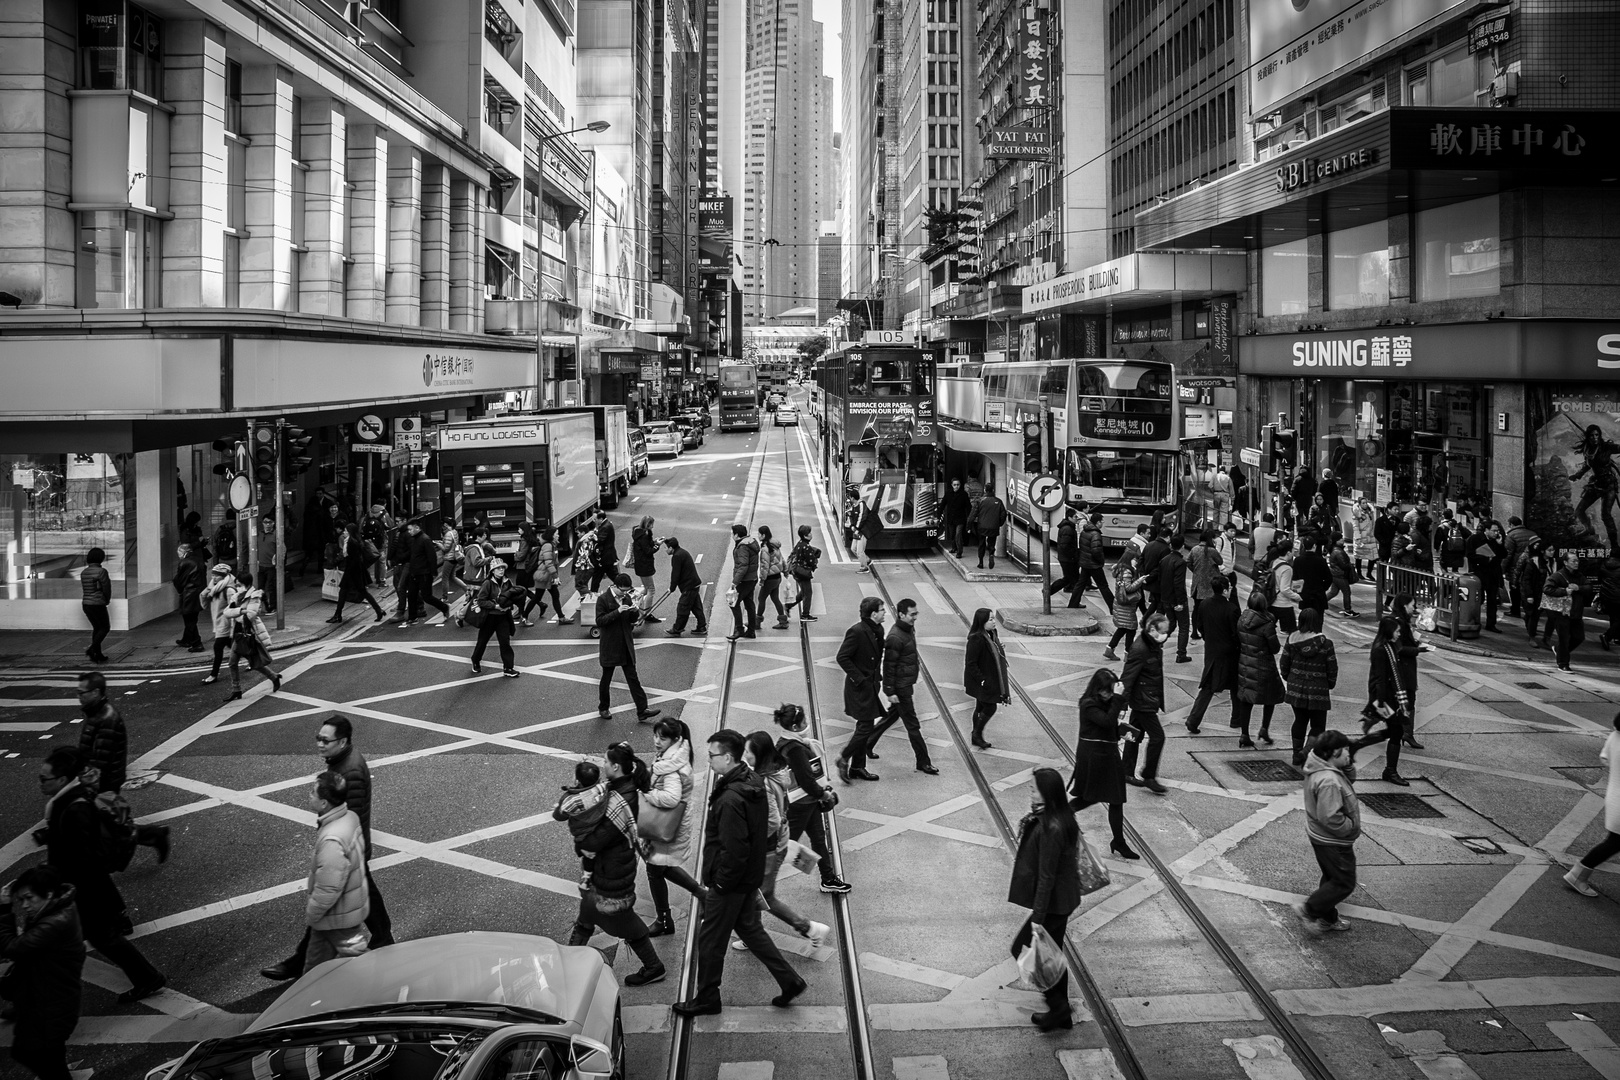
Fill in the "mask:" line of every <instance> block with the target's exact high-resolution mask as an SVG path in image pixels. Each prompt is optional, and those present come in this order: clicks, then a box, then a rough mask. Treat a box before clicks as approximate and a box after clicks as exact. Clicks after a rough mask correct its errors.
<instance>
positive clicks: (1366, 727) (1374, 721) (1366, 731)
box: [1361, 701, 1395, 736]
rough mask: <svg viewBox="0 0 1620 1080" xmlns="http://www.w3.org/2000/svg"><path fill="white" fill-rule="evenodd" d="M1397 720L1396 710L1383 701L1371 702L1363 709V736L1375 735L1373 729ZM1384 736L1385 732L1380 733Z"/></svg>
mask: <svg viewBox="0 0 1620 1080" xmlns="http://www.w3.org/2000/svg"><path fill="white" fill-rule="evenodd" d="M1394 718H1395V709H1394V708H1392V707H1391V706H1389V705H1386V704H1385V703H1384V702H1382V701H1369V702H1367V704H1366V705H1364V706H1362V709H1361V734H1362V735H1363V736H1368V735H1372V734H1373V729H1374V728H1376V727H1378V726H1379V725H1381V724H1388V723H1389V722H1390V721H1391V720H1393V719H1394ZM1378 734H1380V735H1382V734H1384V733H1383V732H1378Z"/></svg>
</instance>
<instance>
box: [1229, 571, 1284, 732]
mask: <svg viewBox="0 0 1620 1080" xmlns="http://www.w3.org/2000/svg"><path fill="white" fill-rule="evenodd" d="M1270 608H1271V605H1270V604H1269V603H1267V602H1266V597H1265V594H1264V593H1262V592H1261V591H1260V590H1259V589H1255V590H1253V591H1252V592H1250V593H1249V607H1248V610H1246V611H1245V612H1244V613H1243V614H1242V615H1239V616H1238V650H1239V651H1238V692H1237V704H1236V705H1234V706H1233V707H1232V726H1233V727H1235V728H1238V729H1240V730H1241V731H1242V732H1243V735H1242V737H1241V738H1239V739H1238V746H1240V747H1244V748H1248V747H1252V746H1253V745H1254V741H1253V740H1252V739H1250V737H1249V717H1250V715H1251V714H1252V712H1253V710H1254V707H1255V706H1256V705H1259V706H1261V707H1262V709H1263V710H1264V711H1263V712H1262V713H1261V714H1260V741H1261V742H1262V743H1264V744H1265V745H1267V746H1270V745H1271V714H1272V712H1273V711H1274V710H1275V709H1276V708H1277V706H1278V705H1280V704H1282V701H1283V699H1284V698H1285V697H1286V696H1287V693H1288V691H1287V689H1286V688H1285V687H1284V686H1283V681H1282V675H1280V674H1279V673H1278V671H1277V654H1278V653H1279V652H1281V651H1282V643H1281V642H1280V641H1278V640H1277V620H1276V619H1275V618H1273V617H1272V615H1271V611H1270Z"/></svg>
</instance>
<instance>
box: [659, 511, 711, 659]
mask: <svg viewBox="0 0 1620 1080" xmlns="http://www.w3.org/2000/svg"><path fill="white" fill-rule="evenodd" d="M664 548H665V550H667V551H668V552H669V591H670V592H673V593H676V594H677V595H679V596H680V600H679V602H677V604H676V606H675V625H673V626H671V627H670V628H669V629H668V630H665V631H664V633H665V635H667V636H668V637H679V636H680V635H681V634H682V632H684V631H685V630H686V619H687V616H691V617H692V621H693V627H692V636H693V637H703V636H704V635H705V634H707V633H708V632H709V621H708V619H706V618H704V616H703V579H702V578H700V577H698V572H697V564H696V563H694V562H693V561H692V553H691V552H690V551H687V550H686V549H685V548H683V547H681V542H680V541H679V540H677V539H676V538H675V537H673V536H666V537H664Z"/></svg>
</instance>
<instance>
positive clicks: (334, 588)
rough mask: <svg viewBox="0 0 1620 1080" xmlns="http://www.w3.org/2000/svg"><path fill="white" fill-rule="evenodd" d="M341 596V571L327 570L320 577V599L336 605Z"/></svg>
mask: <svg viewBox="0 0 1620 1080" xmlns="http://www.w3.org/2000/svg"><path fill="white" fill-rule="evenodd" d="M342 595H343V571H341V570H327V571H325V572H324V573H323V574H322V576H321V599H322V600H330V601H331V602H332V603H334V604H335V603H337V601H338V598H339V597H341V596H342Z"/></svg>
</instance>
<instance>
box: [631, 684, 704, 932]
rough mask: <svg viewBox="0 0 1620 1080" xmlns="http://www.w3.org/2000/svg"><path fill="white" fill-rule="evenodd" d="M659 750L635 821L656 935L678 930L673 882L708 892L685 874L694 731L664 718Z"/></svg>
mask: <svg viewBox="0 0 1620 1080" xmlns="http://www.w3.org/2000/svg"><path fill="white" fill-rule="evenodd" d="M653 749H654V751H655V754H654V757H653V763H652V769H651V777H650V782H649V784H648V786H647V790H646V791H645V792H644V793H643V794H642V797H641V810H640V812H639V813H638V814H637V815H636V823H637V825H638V826H640V828H641V857H642V859H643V860H644V861H645V862H646V864H647V891H648V892H650V893H651V894H652V899H653V909H654V910H655V911H657V912H658V918H657V919H656V920H655V921H654V922H653V925H652V930H651V933H652V936H653V937H663V936H665V935H667V934H673V933H674V932H675V920H674V919H673V918H671V917H670V912H669V883H670V882H671V881H673V882H674V883H675V884H677V885H679V886H680V887H681V888H683V889H685V890H686V891H687V892H689V893H691V894H692V895H693V896H695V897H697V898H698V899H700V900H702V899H705V898H707V896H708V894H709V890H708V889H706V888H704V887H703V886H702V885H699V884H698V883H697V881H696V879H694V878H693V877H692V875H691V874H689V873H687V871H686V860H688V859H690V858H691V857H692V821H691V817H690V815H689V814H688V813H687V810H688V808H689V807H690V806H691V805H692V733H691V731H689V730H688V729H687V727H686V722H685V721H684V720H677V719H675V718H673V717H668V716H666V717H664V718H663V719H662V720H659V721H658V722H657V723H655V724H654V725H653Z"/></svg>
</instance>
